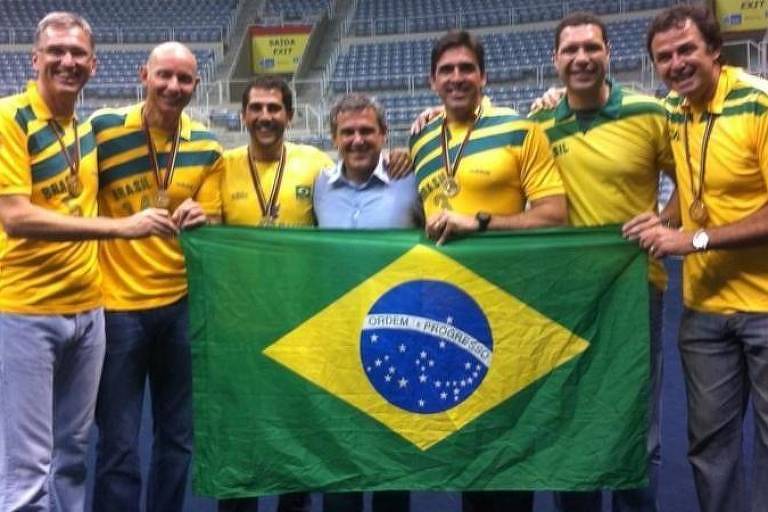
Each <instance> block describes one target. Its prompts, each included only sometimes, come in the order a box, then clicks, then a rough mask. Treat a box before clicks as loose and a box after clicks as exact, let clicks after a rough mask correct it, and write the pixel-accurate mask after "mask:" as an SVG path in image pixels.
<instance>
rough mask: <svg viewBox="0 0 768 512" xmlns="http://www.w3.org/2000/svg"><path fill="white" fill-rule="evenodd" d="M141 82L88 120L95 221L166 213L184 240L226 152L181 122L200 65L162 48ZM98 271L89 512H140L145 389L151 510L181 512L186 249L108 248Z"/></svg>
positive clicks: (205, 204) (188, 401)
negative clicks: (97, 368) (95, 432)
mask: <svg viewBox="0 0 768 512" xmlns="http://www.w3.org/2000/svg"><path fill="white" fill-rule="evenodd" d="M140 78H141V82H142V84H143V85H144V87H145V88H146V101H145V102H143V103H139V104H137V105H132V106H129V107H125V108H120V109H104V110H101V111H98V112H96V113H94V115H93V116H92V118H91V123H92V124H93V131H94V135H95V138H96V145H97V157H98V166H99V187H100V191H99V208H100V211H101V212H102V214H104V215H107V216H110V217H116V218H120V217H123V216H126V215H130V214H132V213H133V212H136V211H140V210H142V209H144V208H146V207H147V206H153V205H154V206H163V207H164V208H168V209H169V210H170V211H172V212H173V213H172V219H173V220H174V222H175V223H176V224H177V225H178V227H179V228H180V229H188V228H191V227H195V226H198V225H200V224H203V223H205V222H207V221H216V220H218V218H219V217H220V209H221V199H220V195H219V180H220V178H221V172H222V170H223V167H224V160H223V158H222V150H221V146H220V145H219V143H218V142H217V141H216V139H215V137H214V136H213V135H212V134H211V133H210V132H208V131H207V130H206V129H205V128H204V126H203V125H202V124H200V123H198V122H195V121H192V120H191V119H190V118H189V117H188V116H187V115H186V114H184V113H183V109H184V107H185V106H186V105H187V104H188V103H189V101H190V99H191V98H192V94H193V93H194V91H195V88H196V86H197V83H198V81H199V78H198V72H197V62H196V60H195V56H194V54H193V53H192V52H191V51H190V50H189V49H188V48H187V47H186V46H184V45H182V44H179V43H175V42H171V43H163V44H161V45H159V46H157V47H156V48H154V49H153V50H152V52H151V53H150V55H149V58H148V60H147V62H146V64H145V65H144V66H142V68H141V70H140ZM99 262H100V265H101V269H102V272H103V274H104V279H103V286H102V289H103V292H104V301H105V309H106V316H105V317H106V332H107V347H106V356H105V359H104V371H103V374H102V378H101V384H100V387H99V396H98V403H97V406H96V423H97V425H98V427H99V434H100V435H99V441H98V446H97V455H96V481H95V486H94V498H93V503H94V509H95V510H97V511H119V510H138V509H139V508H140V503H139V501H140V497H141V475H140V471H139V458H138V434H139V427H140V425H141V411H142V402H143V397H144V387H145V381H146V380H147V378H148V379H149V390H150V393H151V398H152V414H153V424H154V429H153V430H154V442H153V451H152V460H151V464H150V473H149V483H148V489H147V503H146V509H147V510H148V511H165V510H182V508H183V503H184V496H185V489H186V484H187V475H188V469H189V462H190V456H191V451H192V375H191V362H190V350H189V341H188V338H187V301H186V295H187V280H186V274H185V269H184V258H183V254H182V251H181V247H180V246H179V243H178V240H176V239H173V240H161V239H158V238H150V239H147V240H141V241H123V240H119V241H117V240H115V241H107V242H104V243H102V244H101V245H100V247H99Z"/></svg>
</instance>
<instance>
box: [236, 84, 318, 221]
mask: <svg viewBox="0 0 768 512" xmlns="http://www.w3.org/2000/svg"><path fill="white" fill-rule="evenodd" d="M242 106H243V111H242V113H241V115H242V119H243V124H244V125H245V127H246V128H247V129H248V133H249V134H250V142H249V143H248V144H247V145H245V146H241V147H238V148H235V149H231V150H228V151H226V152H225V153H224V160H225V161H226V171H225V173H224V177H223V179H222V192H221V198H222V204H223V212H222V213H223V216H224V222H225V223H226V224H240V225H250V226H254V225H263V224H279V225H281V226H313V225H314V224H315V217H314V214H313V212H312V185H313V184H314V181H315V177H316V176H317V175H318V173H319V172H320V170H321V169H325V168H329V167H333V160H331V159H330V158H329V157H328V155H326V154H325V153H324V152H323V151H320V150H319V149H317V148H314V147H312V146H307V145H304V144H293V143H291V142H286V141H285V138H284V135H285V129H286V127H287V126H288V124H289V123H290V122H291V119H293V93H292V92H291V89H290V88H289V87H288V84H287V83H285V80H283V79H281V78H278V77H269V76H262V77H259V78H257V79H256V80H254V81H253V82H251V83H250V84H249V85H248V87H247V88H246V90H245V92H243V98H242Z"/></svg>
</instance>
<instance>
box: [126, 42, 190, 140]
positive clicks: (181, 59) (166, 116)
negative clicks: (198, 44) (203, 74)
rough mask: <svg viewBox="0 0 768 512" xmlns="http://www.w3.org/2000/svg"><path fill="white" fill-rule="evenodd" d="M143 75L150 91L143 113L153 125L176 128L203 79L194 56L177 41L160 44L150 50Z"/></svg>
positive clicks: (141, 75)
mask: <svg viewBox="0 0 768 512" xmlns="http://www.w3.org/2000/svg"><path fill="white" fill-rule="evenodd" d="M140 77H141V83H142V84H143V85H144V87H145V88H146V90H147V100H146V103H145V106H144V113H145V116H146V117H147V121H148V122H149V124H150V126H155V127H158V128H164V129H166V130H168V131H173V130H175V129H176V127H177V126H178V121H179V117H180V116H181V112H182V110H184V107H186V106H187V104H188V103H189V101H190V100H191V99H192V95H193V94H194V92H195V88H196V87H197V84H198V82H199V81H200V78H199V77H198V75H197V59H196V58H195V55H194V54H193V53H192V51H191V50H190V49H189V48H187V47H186V46H184V45H183V44H181V43H177V42H175V41H173V42H168V43H163V44H160V45H158V46H156V47H155V48H154V49H153V50H152V52H150V54H149V58H148V59H147V63H146V64H145V65H144V66H142V67H141V71H140Z"/></svg>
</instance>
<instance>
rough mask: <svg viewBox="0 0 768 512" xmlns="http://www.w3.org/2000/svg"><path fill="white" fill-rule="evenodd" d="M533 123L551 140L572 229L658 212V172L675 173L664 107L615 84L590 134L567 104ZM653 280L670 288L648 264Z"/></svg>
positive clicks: (656, 268) (658, 267) (654, 266)
mask: <svg viewBox="0 0 768 512" xmlns="http://www.w3.org/2000/svg"><path fill="white" fill-rule="evenodd" d="M531 118H532V119H534V120H535V121H537V122H538V123H540V124H541V126H542V128H544V131H545V133H546V134H547V138H548V139H549V144H550V147H551V149H552V154H553V155H554V157H555V162H556V163H557V166H558V168H559V169H560V176H562V179H563V184H564V185H565V193H566V197H567V198H568V219H569V222H570V224H571V225H572V226H601V225H606V224H618V223H624V222H627V221H628V220H630V219H632V218H633V217H634V216H636V215H638V214H640V213H643V212H650V211H656V207H657V194H658V188H659V172H660V171H661V170H666V171H670V172H671V171H673V170H674V167H675V165H674V160H673V158H672V152H671V149H670V145H669V137H668V134H667V121H666V112H665V109H664V106H663V105H662V104H661V102H659V101H658V100H656V99H655V98H653V97H651V96H646V95H644V94H638V93H636V92H634V91H632V90H630V89H625V88H622V87H620V86H618V85H614V84H611V92H610V95H609V96H608V101H607V103H606V104H605V105H604V106H603V108H601V109H600V110H599V111H598V112H597V113H596V114H595V117H594V120H593V121H592V123H591V124H590V125H589V127H588V129H587V130H586V131H584V130H582V126H581V125H580V123H579V120H578V119H577V117H576V113H575V112H574V111H573V110H571V108H570V107H569V105H568V100H567V98H563V99H562V100H561V101H560V103H559V104H558V106H557V107H556V108H555V109H554V110H545V111H541V112H537V113H536V114H533V115H532V116H531ZM649 278H650V281H651V282H652V283H653V284H654V285H655V286H656V287H657V288H659V289H660V290H663V289H665V288H666V285H667V275H666V272H665V271H664V267H663V266H662V264H661V262H660V261H658V260H656V259H651V260H650V267H649Z"/></svg>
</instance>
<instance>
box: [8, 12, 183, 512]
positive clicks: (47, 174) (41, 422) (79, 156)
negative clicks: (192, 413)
mask: <svg viewBox="0 0 768 512" xmlns="http://www.w3.org/2000/svg"><path fill="white" fill-rule="evenodd" d="M32 66H33V68H34V69H35V72H36V75H37V76H36V79H35V80H34V81H32V82H30V83H29V85H28V86H27V89H26V91H25V92H23V93H21V94H16V95H13V96H9V97H7V98H3V99H0V223H2V229H0V268H2V273H0V510H42V511H47V510H51V509H55V510H65V511H69V510H82V509H83V506H84V501H85V486H84V484H85V474H86V469H85V468H86V466H85V454H86V448H87V441H88V432H89V430H90V427H91V424H92V422H93V414H94V406H95V402H96V391H97V389H98V383H99V375H100V373H101V367H102V361H103V358H104V311H103V309H102V296H101V290H100V289H99V277H100V276H99V267H98V264H97V246H96V242H95V241H94V240H96V239H104V238H109V237H122V238H138V237H146V236H149V235H163V236H166V237H171V236H173V235H174V234H175V233H176V232H177V228H176V226H175V224H174V223H173V222H172V220H171V219H170V218H169V217H168V212H167V211H166V210H165V209H159V208H148V209H145V210H142V211H140V212H137V213H134V214H133V215H130V216H125V217H123V218H120V219H107V218H102V217H97V216H96V214H97V205H96V194H97V192H98V177H97V171H96V151H95V150H94V136H93V131H92V129H91V125H90V123H88V122H81V121H79V120H78V119H77V118H76V116H75V102H76V101H77V96H78V94H79V93H80V90H81V89H82V88H83V86H85V83H86V82H87V81H88V79H89V78H90V76H91V74H92V73H93V71H94V69H95V67H96V58H95V55H94V47H93V37H92V33H91V28H90V26H89V25H88V23H87V22H86V21H85V20H84V19H83V18H81V17H80V16H78V15H76V14H72V13H67V12H53V13H50V14H48V15H47V16H45V17H44V18H43V19H42V20H41V21H40V23H39V24H38V26H37V31H36V33H35V43H34V48H33V53H32Z"/></svg>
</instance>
